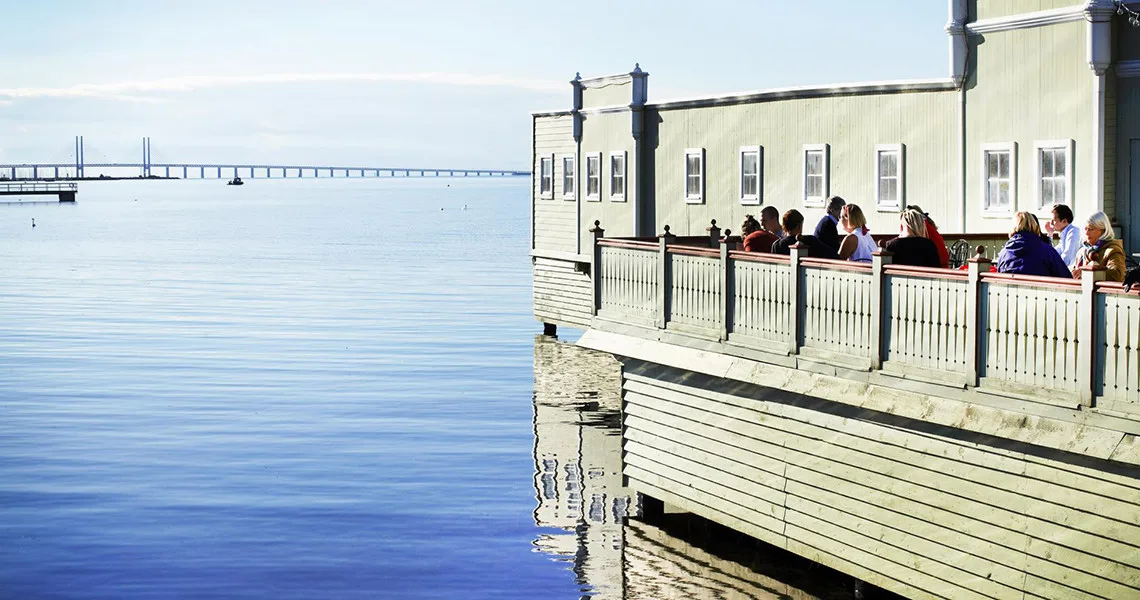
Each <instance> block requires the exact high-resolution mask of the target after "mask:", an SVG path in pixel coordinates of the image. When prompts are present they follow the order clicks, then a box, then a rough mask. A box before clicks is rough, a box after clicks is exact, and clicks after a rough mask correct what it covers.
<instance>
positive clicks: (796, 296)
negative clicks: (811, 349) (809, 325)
mask: <svg viewBox="0 0 1140 600" xmlns="http://www.w3.org/2000/svg"><path fill="white" fill-rule="evenodd" d="M806 251H807V246H804V245H803V244H801V243H799V242H796V243H795V244H792V246H791V248H790V249H789V252H788V266H789V267H790V268H791V270H790V273H791V280H790V281H789V282H788V290H789V293H788V296H789V298H790V299H791V301H792V322H791V323H789V324H788V325H789V326H790V327H789V329H790V333H791V339H790V340H789V341H790V342H791V353H792V354H799V353H800V339H801V338H802V337H803V331H804V315H805V314H806V312H807V311H806V310H804V307H803V306H802V304H803V302H802V300H803V293H802V291H801V290H800V272H801V270H802V269H801V268H800V260H802V259H803V256H804V253H805V252H806Z"/></svg>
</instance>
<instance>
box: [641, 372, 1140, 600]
mask: <svg viewBox="0 0 1140 600" xmlns="http://www.w3.org/2000/svg"><path fill="white" fill-rule="evenodd" d="M623 395H624V400H623V401H624V409H625V411H624V412H625V421H624V433H623V442H624V452H625V461H624V464H625V467H624V474H625V475H626V477H627V480H628V483H629V486H630V487H631V488H633V489H635V490H637V491H639V492H642V493H645V494H648V495H650V496H652V497H655V498H659V499H662V500H664V501H666V502H669V503H671V504H675V505H677V506H679V507H680V508H683V509H685V510H689V511H691V512H694V513H696V514H699V515H701V516H703V517H705V518H709V519H711V520H714V521H717V522H720V523H722V524H725V525H727V526H730V527H733V528H734V529H737V530H739V531H742V532H745V533H748V534H749V535H752V536H753V537H757V538H759V539H761V540H763V541H766V542H768V543H771V544H774V545H777V546H780V547H783V548H787V549H789V550H791V551H793V552H795V553H797V554H800V555H802V556H805V557H807V558H810V559H812V560H815V561H817V562H820V563H822V564H825V565H827V566H830V567H833V568H836V569H838V570H841V571H844V572H846V573H849V574H851V575H853V576H856V577H859V578H862V579H864V580H867V581H869V582H871V583H874V584H876V585H879V586H882V587H884V588H886V589H889V590H892V591H895V592H898V593H901V594H904V595H906V596H908V597H914V598H975V599H979V600H980V599H983V598H1011V599H1013V598H1016V599H1020V598H1057V599H1067V598H1110V599H1116V598H1120V599H1125V598H1137V597H1140V469H1136V468H1126V469H1121V468H1120V467H1119V466H1118V465H1111V464H1108V463H1106V462H1102V461H1089V460H1087V459H1084V458H1077V457H1074V456H1072V455H1068V454H1065V453H1062V452H1046V453H1041V452H1040V449H1039V448H1036V447H1032V446H1029V445H1025V444H1016V443H1014V444H1010V443H1008V442H1007V441H1006V440H997V439H993V438H988V437H987V436H980V435H972V434H966V433H964V432H962V431H960V430H957V429H952V428H944V427H930V426H928V424H925V423H921V422H911V421H909V420H905V419H899V418H897V417H886V416H884V415H880V414H877V413H874V412H872V411H866V410H862V409H859V408H856V407H851V406H846V405H839V404H833V403H829V402H825V401H820V400H818V399H811V398H802V397H799V396H797V395H795V394H790V393H785V392H781V391H779V390H775V389H771V388H763V387H758V386H751V385H747V384H742V383H739V382H733V381H728V380H723V379H716V378H711V377H705V376H699V375H697V376H694V374H692V373H690V372H686V371H679V370H675V369H671V368H664V367H662V366H660V365H651V364H649V363H641V362H639V361H630V362H629V363H627V365H626V370H625V373H624V378H623Z"/></svg>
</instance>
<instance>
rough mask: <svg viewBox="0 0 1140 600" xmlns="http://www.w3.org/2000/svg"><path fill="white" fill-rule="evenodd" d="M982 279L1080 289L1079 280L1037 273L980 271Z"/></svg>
mask: <svg viewBox="0 0 1140 600" xmlns="http://www.w3.org/2000/svg"><path fill="white" fill-rule="evenodd" d="M981 275H982V281H984V282H986V283H1000V284H1004V285H1025V286H1030V287H1050V288H1065V289H1068V290H1073V291H1080V289H1081V280H1079V279H1071V278H1064V277H1041V276H1038V275H1014V274H1012V273H982V274H981Z"/></svg>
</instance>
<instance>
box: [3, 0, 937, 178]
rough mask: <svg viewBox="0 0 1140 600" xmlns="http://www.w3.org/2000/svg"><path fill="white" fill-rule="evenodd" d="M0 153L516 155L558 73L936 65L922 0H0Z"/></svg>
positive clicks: (512, 162)
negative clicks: (78, 149) (143, 141)
mask: <svg viewBox="0 0 1140 600" xmlns="http://www.w3.org/2000/svg"><path fill="white" fill-rule="evenodd" d="M0 14H3V15H4V21H5V25H6V27H5V35H4V36H0V56H4V57H5V60H4V61H2V62H0V162H27V161H41V162H48V161H51V162H66V161H69V160H73V158H72V156H71V149H72V139H73V137H74V136H75V135H78V134H82V135H84V136H85V141H86V148H87V159H88V161H91V162H94V161H96V160H127V159H131V158H134V157H136V156H138V155H140V153H141V145H140V141H139V140H140V138H141V137H142V136H144V135H149V136H150V137H151V139H152V148H153V150H152V152H153V157H154V161H155V162H164V161H171V162H175V161H178V162H207V161H233V162H259V163H293V164H298V163H300V164H343V165H375V166H383V165H394V164H399V165H408V166H420V165H422V166H445V167H485V168H494V167H501V168H520V167H523V168H525V166H526V164H527V162H528V160H529V126H530V117H529V112H530V111H532V110H539V109H548V108H563V107H566V106H567V105H568V103H569V101H570V89H569V86H568V84H567V83H566V82H567V81H568V80H569V79H571V78H572V77H573V76H574V73H575V72H578V71H580V72H581V73H582V75H583V76H584V77H589V76H594V75H604V74H610V73H617V72H627V71H629V70H630V69H632V68H633V65H634V63H635V62H639V63H641V66H642V68H643V69H645V70H646V71H648V72H649V73H650V78H649V93H650V100H651V101H653V100H663V99H667V98H676V97H688V96H694V95H704V94H716V93H725V92H735V91H744V90H756V89H765V88H771V87H782V86H788V85H805V84H822V83H835V82H853V81H869V80H885V79H910V78H929V77H944V76H946V74H947V68H948V67H947V52H948V50H947V47H948V41H947V36H946V34H945V32H944V31H943V28H944V27H945V24H946V20H947V6H946V2H944V1H940V0H926V1H923V2H916V1H915V0H875V1H874V2H852V1H851V0H813V1H811V2H806V1H805V2H787V1H786V0H753V1H749V2H745V1H741V2H724V1H717V0H708V1H704V2H699V3H697V2H687V3H681V2H669V1H665V0H662V1H658V2H622V3H618V2H613V1H612V0H611V1H608V2H607V1H594V0H586V1H580V2H575V3H546V2H533V1H529V2H524V1H514V0H504V1H500V2H461V1H451V0H440V1H436V2H432V3H430V4H429V3H418V2H417V3H410V2H400V3H396V2H386V1H384V2H380V1H372V2H366V1H358V2H356V1H331V2H328V3H323V4H318V3H313V2H297V1H288V0H282V1H276V2H268V1H265V2H263V1H252V0H251V1H241V0H233V1H228V2H214V1H210V0H206V1H202V2H195V3H181V4H173V3H164V2H160V3H154V2H136V1H134V0H124V1H117V2H113V3H111V2H101V3H92V2H79V1H57V2H41V3H31V2H17V1H15V0H0Z"/></svg>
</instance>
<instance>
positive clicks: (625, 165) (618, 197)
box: [609, 150, 629, 202]
mask: <svg viewBox="0 0 1140 600" xmlns="http://www.w3.org/2000/svg"><path fill="white" fill-rule="evenodd" d="M615 158H620V159H621V189H618V190H616V191H615V190H614V159H615ZM609 167H610V168H609V172H610V177H609V182H610V185H609V192H610V202H625V189H626V186H627V185H629V161H627V160H626V159H625V151H624V150H623V151H618V152H610V160H609Z"/></svg>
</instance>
